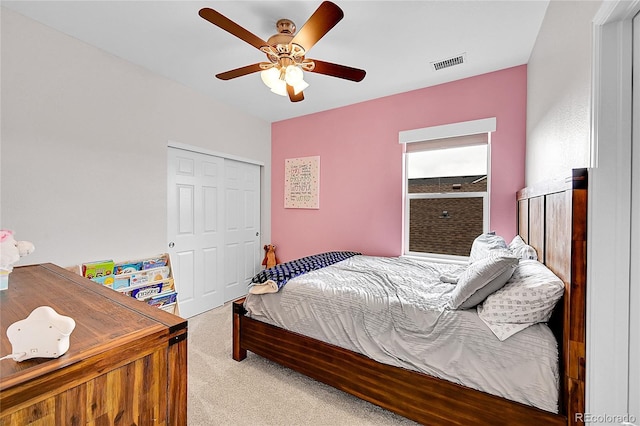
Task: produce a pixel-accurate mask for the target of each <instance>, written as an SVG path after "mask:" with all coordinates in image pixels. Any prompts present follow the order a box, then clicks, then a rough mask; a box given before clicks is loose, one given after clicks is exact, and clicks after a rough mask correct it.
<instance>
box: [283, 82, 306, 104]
mask: <svg viewBox="0 0 640 426" xmlns="http://www.w3.org/2000/svg"><path fill="white" fill-rule="evenodd" d="M287 94H288V95H289V99H290V100H291V102H300V101H303V100H304V94H303V93H302V91H300V93H298V94H297V95H296V92H295V91H294V90H293V86H291V85H288V84H287Z"/></svg>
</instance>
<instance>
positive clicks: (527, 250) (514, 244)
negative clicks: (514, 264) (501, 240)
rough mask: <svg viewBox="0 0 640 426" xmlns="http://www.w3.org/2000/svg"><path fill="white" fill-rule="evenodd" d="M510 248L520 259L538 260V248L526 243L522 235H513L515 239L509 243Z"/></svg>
mask: <svg viewBox="0 0 640 426" xmlns="http://www.w3.org/2000/svg"><path fill="white" fill-rule="evenodd" d="M509 250H511V251H512V252H513V254H515V255H516V256H517V257H519V258H520V259H533V260H538V253H536V249H534V248H533V247H531V246H530V245H528V244H527V243H525V242H524V240H523V239H522V237H521V236H520V235H516V236H515V237H513V240H511V242H510V243H509Z"/></svg>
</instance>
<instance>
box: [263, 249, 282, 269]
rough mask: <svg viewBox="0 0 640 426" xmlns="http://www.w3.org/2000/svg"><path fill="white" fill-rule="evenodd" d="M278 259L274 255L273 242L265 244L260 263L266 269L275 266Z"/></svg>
mask: <svg viewBox="0 0 640 426" xmlns="http://www.w3.org/2000/svg"><path fill="white" fill-rule="evenodd" d="M278 263H280V261H279V260H278V257H277V256H276V246H274V245H273V244H266V245H265V246H264V259H263V260H262V264H263V265H264V266H265V267H266V268H267V269H268V268H272V267H274V266H276V265H277V264H278Z"/></svg>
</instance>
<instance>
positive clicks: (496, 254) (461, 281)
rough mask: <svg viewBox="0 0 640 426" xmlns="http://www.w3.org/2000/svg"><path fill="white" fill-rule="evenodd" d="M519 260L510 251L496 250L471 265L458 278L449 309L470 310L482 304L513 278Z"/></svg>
mask: <svg viewBox="0 0 640 426" xmlns="http://www.w3.org/2000/svg"><path fill="white" fill-rule="evenodd" d="M518 260H519V259H518V258H517V257H515V256H514V255H513V253H511V251H510V250H508V249H494V250H491V251H490V252H489V254H488V255H487V257H485V258H484V259H480V260H477V261H475V262H473V263H471V264H470V265H469V266H467V268H466V269H465V270H464V272H462V274H460V276H459V277H458V283H457V284H456V288H455V289H454V290H453V293H451V299H450V300H449V307H450V308H452V309H469V308H473V307H474V306H476V305H478V304H479V303H482V301H483V300H484V299H486V297H487V296H489V295H490V294H491V293H493V292H494V291H496V290H498V289H499V288H501V287H502V286H503V285H505V283H506V282H507V280H508V279H509V278H511V275H512V274H513V271H514V270H515V269H516V266H517V265H518Z"/></svg>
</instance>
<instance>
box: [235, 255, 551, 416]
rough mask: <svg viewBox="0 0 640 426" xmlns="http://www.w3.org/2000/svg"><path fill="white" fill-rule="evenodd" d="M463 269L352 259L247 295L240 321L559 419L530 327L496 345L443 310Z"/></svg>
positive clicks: (540, 334)
mask: <svg viewBox="0 0 640 426" xmlns="http://www.w3.org/2000/svg"><path fill="white" fill-rule="evenodd" d="M462 268H464V266H461V265H455V264H447V263H435V262H426V261H422V260H416V259H409V258H401V257H400V258H388V257H375V256H364V255H357V256H353V257H351V258H349V259H346V260H343V261H340V262H338V263H335V264H333V265H330V266H327V267H324V268H322V269H318V270H315V271H311V272H308V273H306V274H304V275H300V276H298V277H295V278H293V279H291V280H289V281H288V283H287V284H286V285H285V286H284V287H282V289H280V291H278V292H277V293H268V294H248V295H247V298H246V301H245V308H246V310H247V315H249V316H250V317H251V318H254V319H256V320H259V321H263V322H266V323H269V324H272V325H275V326H278V327H281V328H284V329H287V330H291V331H294V332H297V333H300V334H304V335H306V336H309V337H312V338H315V339H318V340H321V341H324V342H327V343H331V344H334V345H337V346H340V347H342V348H345V349H349V350H351V351H354V352H358V353H360V354H363V355H365V356H368V357H370V358H372V359H374V360H376V361H378V362H381V363H385V364H389V365H394V366H397V367H402V368H407V369H410V370H414V371H420V372H422V373H426V374H429V375H431V376H434V377H438V378H441V379H444V380H448V381H451V382H454V383H458V384H461V385H464V386H467V387H470V388H473V389H477V390H480V391H484V392H487V393H490V394H493V395H497V396H500V397H504V398H506V399H509V400H513V401H517V402H521V403H523V404H527V405H531V406H534V407H537V408H540V409H543V410H546V411H550V412H554V413H557V412H558V392H559V390H558V389H559V371H558V349H557V343H556V340H555V338H554V336H553V334H552V332H551V330H550V329H549V328H548V327H547V326H546V324H536V325H533V326H530V327H528V328H526V329H525V330H522V331H520V332H518V333H516V334H515V335H513V336H511V337H509V338H508V339H506V340H505V341H502V342H501V341H500V340H498V338H496V337H495V335H494V334H493V333H492V332H491V330H490V329H489V328H488V327H487V326H486V325H485V324H484V323H483V322H482V321H481V320H480V318H479V317H478V314H477V312H476V309H469V310H451V309H448V308H447V307H446V304H447V302H448V300H449V295H450V293H451V292H452V291H453V289H454V288H455V284H450V283H446V282H442V281H441V279H440V277H441V276H443V275H445V276H450V275H458V274H459V273H460V272H461V271H462Z"/></svg>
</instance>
